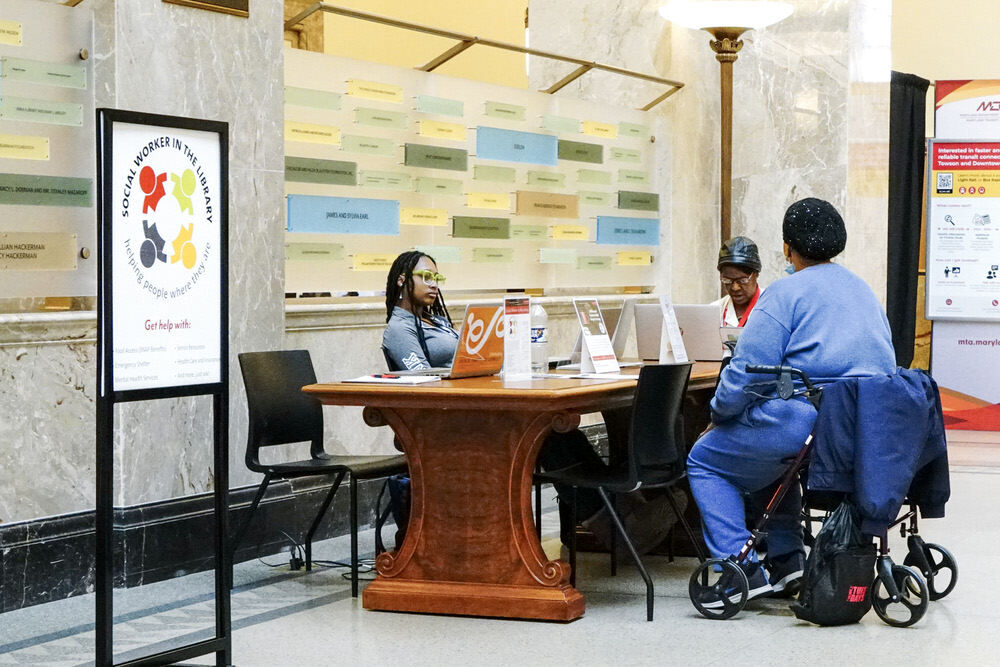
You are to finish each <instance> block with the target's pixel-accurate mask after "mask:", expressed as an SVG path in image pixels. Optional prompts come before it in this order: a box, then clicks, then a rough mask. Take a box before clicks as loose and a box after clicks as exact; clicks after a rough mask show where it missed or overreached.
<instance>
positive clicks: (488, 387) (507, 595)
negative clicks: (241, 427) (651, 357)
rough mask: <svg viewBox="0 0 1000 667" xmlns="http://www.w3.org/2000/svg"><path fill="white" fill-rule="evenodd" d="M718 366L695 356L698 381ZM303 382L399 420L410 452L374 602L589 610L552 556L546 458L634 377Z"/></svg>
mask: <svg viewBox="0 0 1000 667" xmlns="http://www.w3.org/2000/svg"><path fill="white" fill-rule="evenodd" d="M717 369H718V365H717V364H716V365H707V366H700V365H698V364H696V366H695V368H694V371H693V373H692V382H700V381H704V380H705V378H707V377H710V376H711V377H714V374H715V373H717ZM303 391H305V392H306V393H308V394H311V395H313V396H315V397H316V398H317V399H319V400H320V401H321V402H322V403H325V404H327V405H358V406H364V408H365V410H364V413H363V414H364V419H365V423H367V424H368V425H370V426H383V425H386V424H388V425H389V426H391V427H392V429H393V431H394V432H395V434H396V437H397V438H398V440H399V442H400V443H401V445H402V448H403V451H404V452H405V453H406V457H407V460H408V462H409V466H410V490H411V508H410V523H409V526H408V528H407V532H406V539H405V540H404V541H403V545H402V547H401V548H400V549H399V550H398V551H395V552H391V553H383V554H380V555H379V557H378V558H377V560H376V563H375V569H376V571H377V573H378V576H377V577H376V579H375V581H373V582H372V583H371V584H369V585H368V587H367V588H366V589H365V591H364V594H363V598H362V599H363V604H364V607H365V608H366V609H380V610H387V611H409V612H426V613H438V614H462V615H469V616H498V617H507V618H527V619H544V620H554V621H570V620H572V619H574V618H578V617H579V616H582V615H583V612H584V600H583V596H582V595H581V594H580V592H579V591H577V590H576V589H575V588H573V587H572V586H570V585H569V566H568V565H567V564H566V563H565V562H563V561H561V560H554V561H550V560H549V559H548V558H547V557H546V556H545V553H544V552H543V551H542V547H541V544H540V543H539V541H538V538H537V536H536V534H535V530H534V519H533V517H532V513H531V476H532V472H533V471H534V467H535V457H536V455H537V454H538V449H539V448H540V447H541V444H542V442H543V441H544V440H545V437H546V435H548V433H549V432H550V431H552V430H555V431H558V432H565V431H569V430H572V429H574V428H576V427H577V426H578V425H579V423H580V415H581V414H584V413H588V412H596V411H601V410H614V409H617V408H624V407H627V406H629V405H631V402H632V395H633V393H634V391H635V382H634V381H632V380H616V381H603V380H573V379H565V380H564V379H548V378H547V379H539V380H530V381H525V382H510V383H504V382H503V381H502V380H500V379H499V378H497V377H487V378H468V379H463V380H443V381H441V382H439V383H438V382H435V383H432V384H425V385H420V386H399V385H386V384H348V383H337V384H315V385H309V386H307V387H304V388H303Z"/></svg>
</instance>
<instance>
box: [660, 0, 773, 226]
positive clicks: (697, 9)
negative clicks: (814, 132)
mask: <svg viewBox="0 0 1000 667" xmlns="http://www.w3.org/2000/svg"><path fill="white" fill-rule="evenodd" d="M791 13H792V6H791V5H789V4H788V3H785V2H770V1H768V0H671V1H670V2H668V3H667V4H666V5H664V6H662V7H660V15H661V16H663V18H665V19H667V20H668V21H670V22H671V23H676V24H677V25H680V26H683V27H685V28H693V29H695V30H705V31H707V32H709V33H710V34H711V35H712V37H713V38H714V39H713V40H712V41H711V42H709V45H710V46H711V47H712V51H714V52H715V59H716V60H718V61H719V70H720V81H721V91H722V98H721V107H722V123H721V125H722V132H721V141H720V148H721V159H720V162H721V172H722V173H721V175H720V181H719V203H720V225H719V231H720V233H721V240H722V241H725V240H726V239H729V238H732V197H733V63H734V62H735V61H736V58H737V57H738V54H739V52H740V49H742V48H743V41H742V40H741V39H740V36H742V35H743V33H745V32H746V31H748V30H754V29H760V28H763V27H765V26H769V25H771V24H773V23H777V22H778V21H781V20H782V19H784V18H787V17H788V15H789V14H791Z"/></svg>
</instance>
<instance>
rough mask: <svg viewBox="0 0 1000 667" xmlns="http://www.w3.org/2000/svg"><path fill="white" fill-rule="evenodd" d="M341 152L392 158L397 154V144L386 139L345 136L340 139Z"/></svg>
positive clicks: (353, 135)
mask: <svg viewBox="0 0 1000 667" xmlns="http://www.w3.org/2000/svg"><path fill="white" fill-rule="evenodd" d="M340 150H342V151H344V152H345V153H361V154H363V155H381V156H383V157H392V156H394V155H395V154H396V142H394V141H393V140H392V139H386V138H384V137H361V136H358V135H356V134H345V135H343V136H341V137H340Z"/></svg>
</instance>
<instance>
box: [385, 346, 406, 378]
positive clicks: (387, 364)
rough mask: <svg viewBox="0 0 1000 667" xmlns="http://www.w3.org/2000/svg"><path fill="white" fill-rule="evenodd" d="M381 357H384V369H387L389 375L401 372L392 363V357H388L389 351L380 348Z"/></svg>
mask: <svg viewBox="0 0 1000 667" xmlns="http://www.w3.org/2000/svg"><path fill="white" fill-rule="evenodd" d="M382 356H383V357H385V367H386V368H388V369H389V372H390V373H394V372H396V371H401V370H403V369H402V368H400V367H399V366H397V365H396V364H394V363H392V357H390V356H389V350H387V349H385V348H384V347H383V348H382Z"/></svg>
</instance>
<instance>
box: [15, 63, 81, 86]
mask: <svg viewBox="0 0 1000 667" xmlns="http://www.w3.org/2000/svg"><path fill="white" fill-rule="evenodd" d="M0 76H2V77H3V78H4V79H7V80H8V81H25V82H27V83H36V84H40V85H43V86H59V87H60V88H86V87H87V70H86V69H85V68H84V66H83V65H62V64H59V63H45V62H40V61H38V60H26V59H23V58H0Z"/></svg>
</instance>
